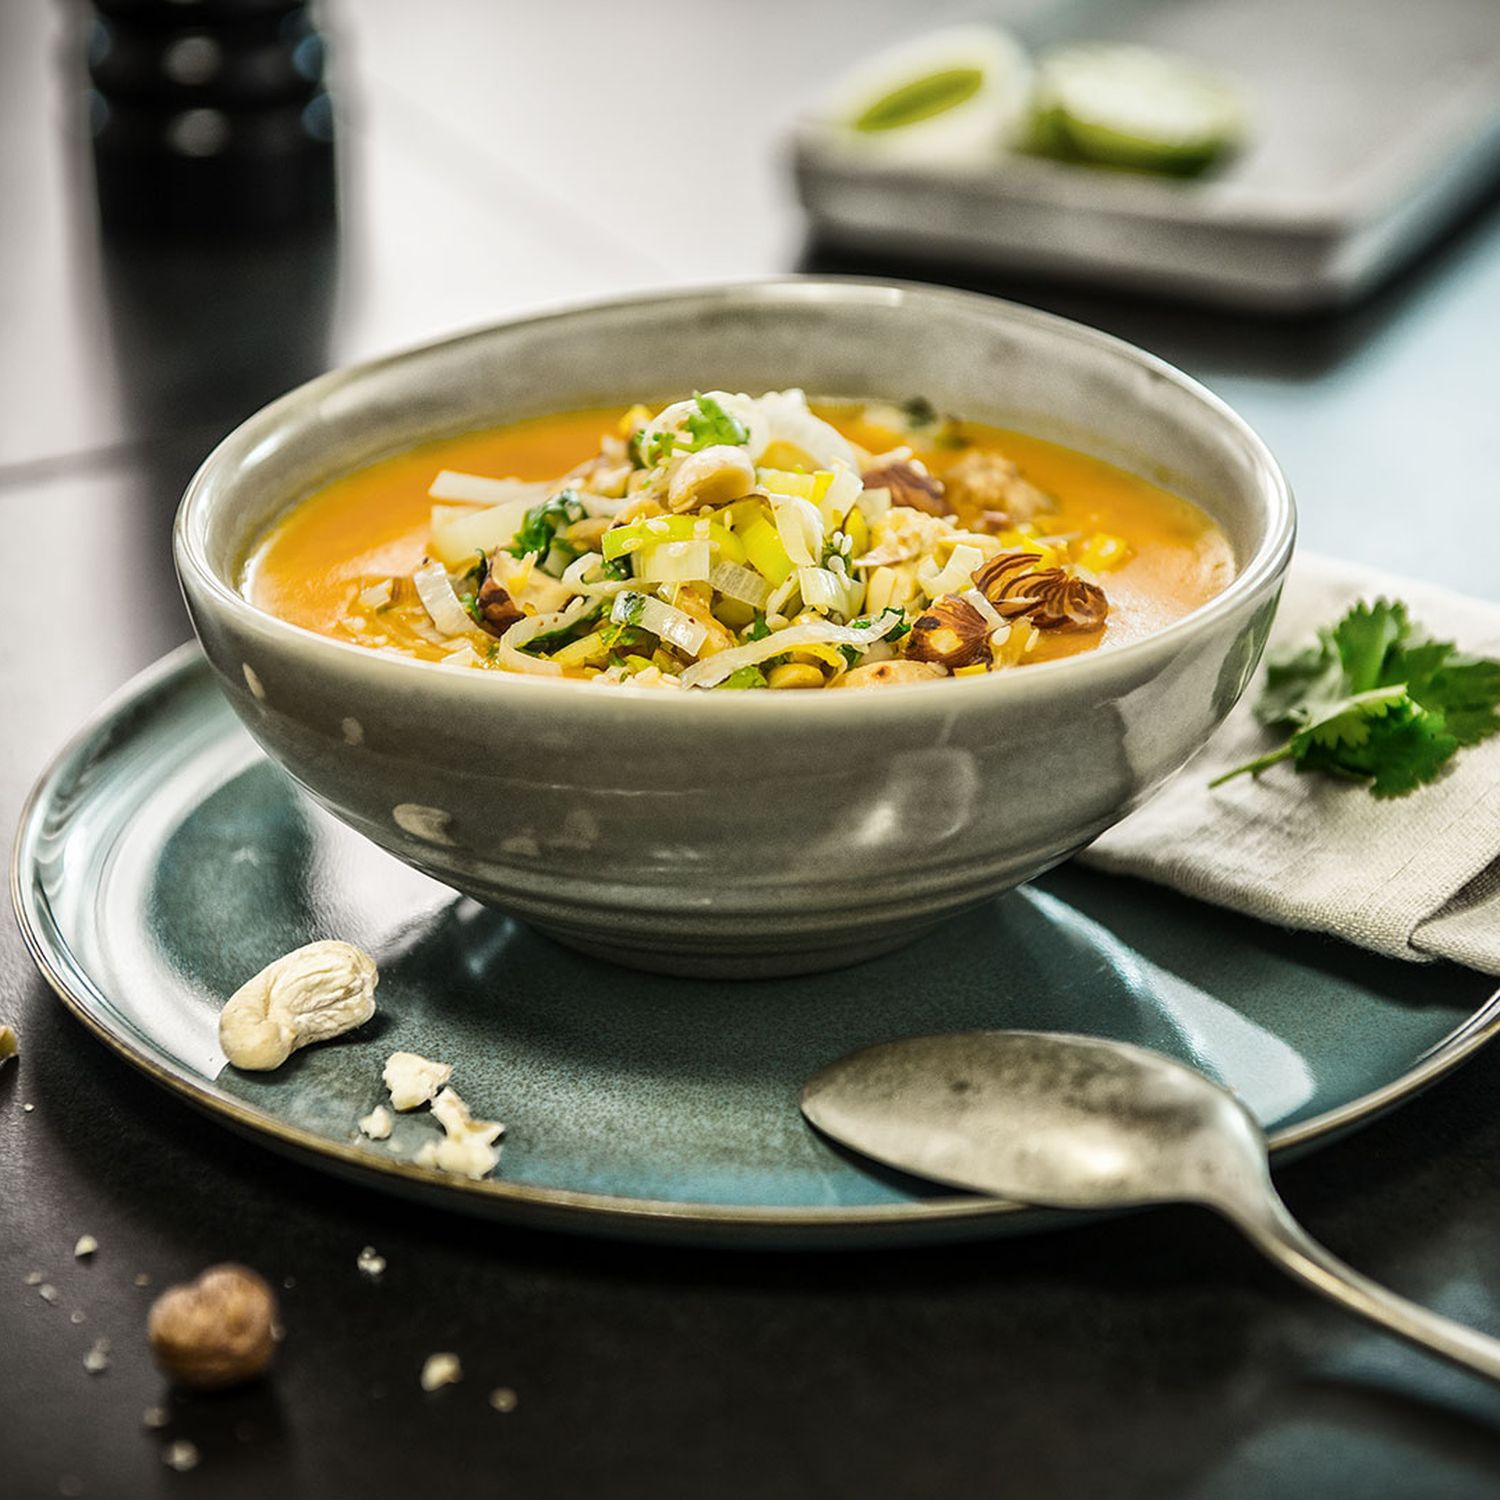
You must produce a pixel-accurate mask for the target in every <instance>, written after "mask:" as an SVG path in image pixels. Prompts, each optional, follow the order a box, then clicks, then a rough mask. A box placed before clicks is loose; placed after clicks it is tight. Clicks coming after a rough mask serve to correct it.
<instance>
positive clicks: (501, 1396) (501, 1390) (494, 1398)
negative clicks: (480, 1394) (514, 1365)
mask: <svg viewBox="0 0 1500 1500" xmlns="http://www.w3.org/2000/svg"><path fill="white" fill-rule="evenodd" d="M516 1400H517V1397H516V1393H515V1392H514V1391H513V1390H511V1388H510V1387H509V1386H508V1385H499V1386H496V1387H495V1389H494V1390H492V1391H491V1392H490V1405H491V1406H493V1407H494V1408H495V1410H496V1411H514V1410H515V1409H516Z"/></svg>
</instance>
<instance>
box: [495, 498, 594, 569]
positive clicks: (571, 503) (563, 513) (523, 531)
mask: <svg viewBox="0 0 1500 1500" xmlns="http://www.w3.org/2000/svg"><path fill="white" fill-rule="evenodd" d="M587 515H588V511H586V510H585V509H584V506H583V501H582V500H580V499H579V498H578V496H577V494H576V493H574V491H572V490H559V491H558V492H557V494H555V495H553V496H552V497H551V498H550V499H547V500H544V501H542V503H541V504H540V505H533V506H532V507H531V509H530V510H528V511H527V512H526V514H525V516H524V517H523V518H522V521H521V525H520V529H519V530H518V531H517V532H516V535H515V538H514V540H513V541H512V542H511V544H510V546H508V547H507V548H506V549H505V550H506V551H507V552H509V553H510V555H511V556H512V557H529V556H532V555H535V556H537V557H539V558H541V560H542V562H543V563H544V564H545V563H547V562H548V561H549V560H551V561H552V562H553V564H554V565H555V566H557V572H559V573H561V572H562V570H563V568H565V567H567V565H568V564H569V563H570V562H572V560H573V559H574V558H575V557H578V556H579V555H580V549H579V548H577V547H575V546H573V544H572V543H571V542H569V541H567V540H565V539H564V538H562V537H560V536H558V532H560V531H562V530H564V529H566V528H567V527H569V526H571V525H572V524H573V523H574V522H575V521H581V520H583V519H584V517H585V516H587ZM554 552H555V553H556V554H557V556H556V557H555V558H553V557H552V554H553V553H554Z"/></svg>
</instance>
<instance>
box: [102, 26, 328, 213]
mask: <svg viewBox="0 0 1500 1500" xmlns="http://www.w3.org/2000/svg"><path fill="white" fill-rule="evenodd" d="M325 53H326V48H325V45H324V41H323V37H322V35H321V34H320V32H319V31H318V29H317V26H316V25H315V23H314V18H313V16H312V14H311V10H310V7H309V5H308V4H307V3H306V0H94V16H93V25H92V30H91V33H90V36H89V48H88V66H89V76H90V80H91V83H92V87H91V89H90V91H89V126H90V132H91V135H92V138H93V149H94V171H95V179H96V183H97V192H98V199H99V211H100V219H101V222H102V224H103V226H104V228H105V230H106V231H107V232H109V233H133V232H161V233H165V234H169V235H172V236H174V237H195V238H196V237H201V238H215V237H222V236H225V235H229V234H243V233H245V232H257V231H260V232H274V231H278V230H284V229H290V228H294V227H297V226H303V225H308V224H318V223H327V222H329V221H331V219H332V218H333V216H334V211H335V208H334V205H335V194H334V181H335V175H334V118H333V107H332V103H331V101H330V99H329V95H328V91H327V88H326V86H325V81H324V66H325Z"/></svg>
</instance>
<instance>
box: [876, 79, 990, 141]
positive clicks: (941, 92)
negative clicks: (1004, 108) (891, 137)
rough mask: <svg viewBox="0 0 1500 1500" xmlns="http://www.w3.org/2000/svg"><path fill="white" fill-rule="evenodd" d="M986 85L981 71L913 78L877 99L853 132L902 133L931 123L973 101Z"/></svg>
mask: <svg viewBox="0 0 1500 1500" xmlns="http://www.w3.org/2000/svg"><path fill="white" fill-rule="evenodd" d="M983 83H984V71H983V69H981V68H944V69H943V70H942V71H941V72H939V73H929V74H928V75H927V76H926V77H925V78H914V79H913V80H912V81H911V82H910V83H903V84H902V85H901V86H900V88H898V89H895V90H893V91H892V92H891V93H889V94H887V95H886V96H885V97H884V98H883V99H877V100H876V101H875V102H874V103H873V104H872V105H871V106H870V107H869V108H868V109H867V110H865V112H864V113H863V114H862V115H860V117H859V118H858V119H857V120H855V122H854V128H855V129H856V130H899V129H900V128H901V127H902V126H903V125H915V124H916V123H917V121H918V120H930V119H931V118H932V116H933V115H939V114H941V113H942V112H943V111H944V110H945V109H952V108H954V106H955V105H959V104H962V103H963V102H964V100H965V99H972V98H973V97H974V95H975V94H977V93H978V92H979V89H980V86H981V85H982V84H983Z"/></svg>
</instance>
